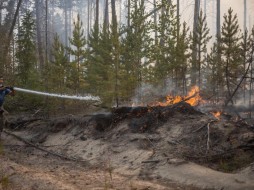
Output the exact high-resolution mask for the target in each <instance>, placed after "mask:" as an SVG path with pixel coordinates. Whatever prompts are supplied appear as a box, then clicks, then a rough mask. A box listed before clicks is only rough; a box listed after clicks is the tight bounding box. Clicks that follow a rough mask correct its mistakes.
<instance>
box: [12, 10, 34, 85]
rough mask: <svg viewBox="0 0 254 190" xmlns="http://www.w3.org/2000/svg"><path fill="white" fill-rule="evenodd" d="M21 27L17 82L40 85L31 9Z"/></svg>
mask: <svg viewBox="0 0 254 190" xmlns="http://www.w3.org/2000/svg"><path fill="white" fill-rule="evenodd" d="M21 23H22V24H21V26H20V27H19V33H18V39H17V41H16V42H17V50H16V58H17V62H18V66H17V78H18V81H17V83H18V84H19V85H21V86H23V87H29V88H34V87H36V86H37V85H38V72H37V70H36V62H37V60H36V48H35V47H36V46H35V41H34V36H35V21H34V18H33V15H32V13H31V12H30V11H27V12H26V13H25V15H24V17H23V18H22V20H21Z"/></svg>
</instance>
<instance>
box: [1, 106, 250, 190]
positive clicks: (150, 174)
mask: <svg viewBox="0 0 254 190" xmlns="http://www.w3.org/2000/svg"><path fill="white" fill-rule="evenodd" d="M7 124H8V125H7V128H6V132H7V133H8V134H7V133H6V134H4V135H3V143H2V144H3V149H4V150H3V152H4V154H3V155H2V156H1V162H0V163H1V168H0V169H1V170H2V174H1V173H0V174H1V175H2V176H0V177H2V180H1V181H2V182H1V183H2V185H5V188H6V187H8V188H9V189H84V190H86V189H130V190H132V189H140V190H141V189H143V190H145V189H158V190H161V189H165V190H166V189H253V188H254V182H253V179H254V165H253V164H252V163H253V161H254V151H253V146H254V130H253V126H252V125H251V122H249V123H247V122H246V121H245V120H243V119H239V118H237V117H234V116H232V115H230V114H226V113H224V114H223V115H222V116H221V117H220V119H216V118H215V117H214V116H213V115H211V114H209V113H201V112H199V111H197V110H196V109H194V108H193V107H191V106H189V105H188V104H185V103H181V104H178V105H176V106H169V107H136V108H130V107H122V108H117V109H114V110H112V111H111V112H107V113H100V114H94V115H75V116H73V115H67V116H64V117H62V116H61V117H58V118H52V119H43V118H40V117H38V116H36V117H35V116H31V115H25V116H24V115H23V116H19V117H17V116H13V117H11V116H9V119H8V123H7ZM9 132H11V133H12V134H14V135H16V136H18V137H21V138H22V139H21V140H23V142H21V141H20V140H17V138H16V137H14V136H13V135H10V133H9ZM24 142H26V143H24ZM29 143H30V144H29ZM33 145H35V146H37V148H38V147H39V148H42V149H43V150H45V151H48V152H45V151H41V150H38V149H37V148H34V147H32V146H33ZM51 153H54V154H55V155H53V154H51ZM60 157H62V158H60ZM66 158H67V159H69V160H65V159H66ZM6 184H7V186H6Z"/></svg>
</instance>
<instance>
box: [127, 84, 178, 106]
mask: <svg viewBox="0 0 254 190" xmlns="http://www.w3.org/2000/svg"><path fill="white" fill-rule="evenodd" d="M176 94H178V95H180V94H181V93H180V92H178V91H177V90H176V89H175V84H174V83H173V81H172V80H170V79H167V80H165V81H164V84H163V85H152V84H147V83H141V85H140V86H139V87H137V88H136V91H135V96H134V97H133V98H132V99H131V101H132V103H134V104H135V105H140V104H149V103H154V102H155V101H156V100H157V101H164V100H165V97H166V96H167V95H176Z"/></svg>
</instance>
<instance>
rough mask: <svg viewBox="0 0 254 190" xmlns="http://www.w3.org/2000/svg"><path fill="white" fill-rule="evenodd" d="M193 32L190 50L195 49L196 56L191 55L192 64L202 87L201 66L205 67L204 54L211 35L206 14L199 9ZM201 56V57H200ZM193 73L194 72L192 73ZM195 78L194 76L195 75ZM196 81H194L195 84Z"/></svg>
mask: <svg viewBox="0 0 254 190" xmlns="http://www.w3.org/2000/svg"><path fill="white" fill-rule="evenodd" d="M196 27H197V28H196V30H195V32H196V33H195V34H194V33H193V34H192V46H191V49H192V51H196V53H197V56H194V57H192V60H191V62H192V65H196V69H197V72H198V85H199V87H200V88H201V87H202V76H201V73H203V71H205V69H204V70H203V71H202V66H203V67H205V66H206V65H205V54H206V52H207V44H208V43H209V41H210V39H211V38H212V36H210V35H209V32H210V30H209V28H208V27H207V22H206V16H205V15H203V12H202V11H200V14H199V17H198V21H197V26H196ZM202 56H203V58H202ZM193 74H194V73H193ZM195 78H196V77H195ZM196 83H197V82H195V84H196Z"/></svg>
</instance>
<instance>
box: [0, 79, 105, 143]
mask: <svg viewBox="0 0 254 190" xmlns="http://www.w3.org/2000/svg"><path fill="white" fill-rule="evenodd" d="M15 91H20V92H24V93H30V94H35V95H42V96H49V97H57V98H64V99H72V100H84V101H96V102H100V98H99V97H98V96H91V95H86V96H70V95H63V94H55V93H47V92H40V91H35V90H29V89H24V88H18V87H5V86H4V79H3V77H0V139H1V132H2V130H3V127H4V122H3V121H4V113H5V112H6V111H5V110H4V108H3V103H4V99H5V96H6V95H12V96H14V94H15Z"/></svg>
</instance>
